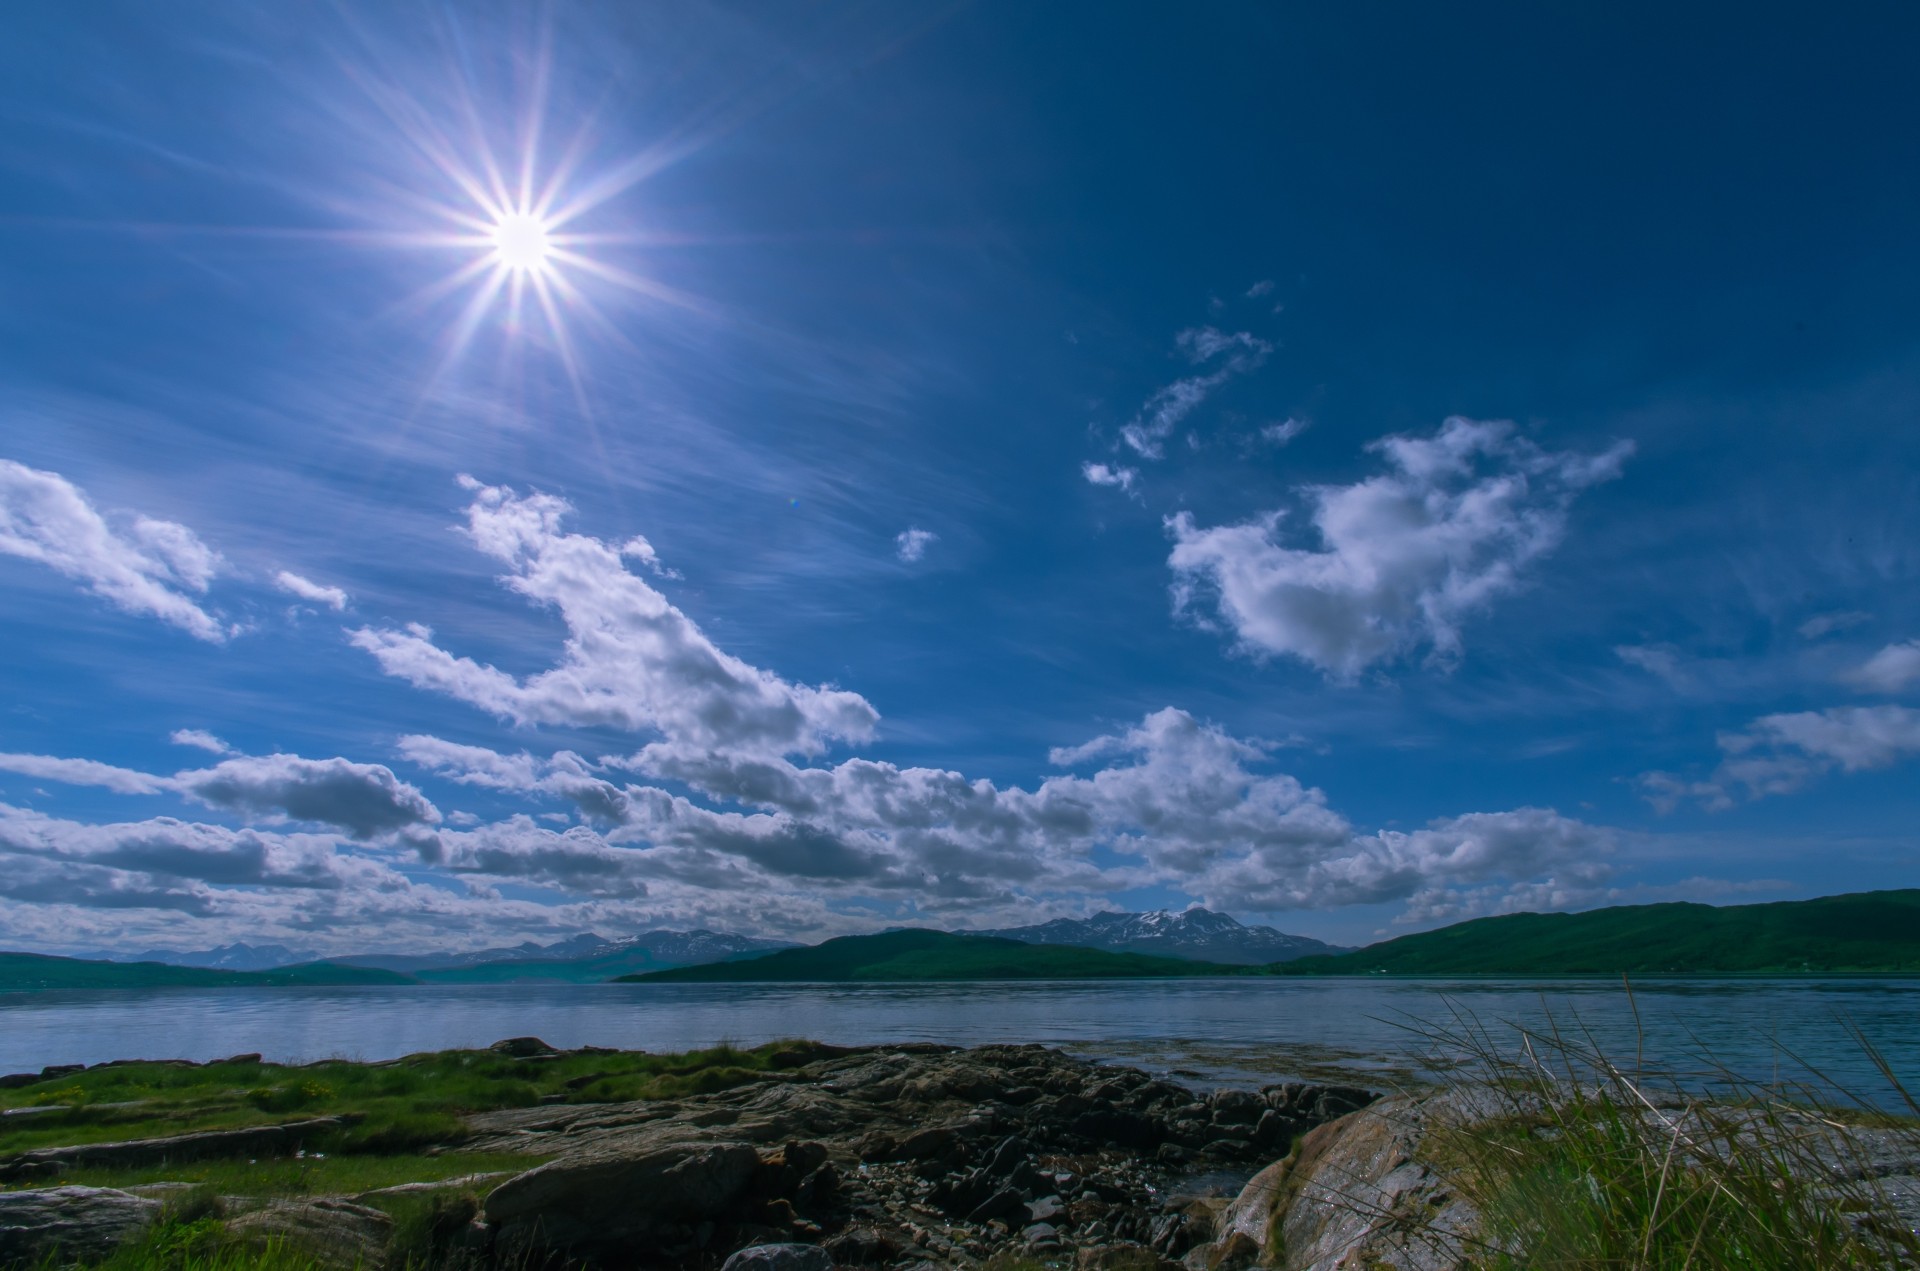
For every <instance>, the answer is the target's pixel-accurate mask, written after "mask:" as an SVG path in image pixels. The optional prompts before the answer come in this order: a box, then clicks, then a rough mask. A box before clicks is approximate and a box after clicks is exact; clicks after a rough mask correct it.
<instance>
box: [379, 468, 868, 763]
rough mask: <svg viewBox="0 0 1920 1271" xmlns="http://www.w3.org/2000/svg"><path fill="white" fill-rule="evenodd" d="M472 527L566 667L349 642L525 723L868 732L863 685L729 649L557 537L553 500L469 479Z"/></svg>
mask: <svg viewBox="0 0 1920 1271" xmlns="http://www.w3.org/2000/svg"><path fill="white" fill-rule="evenodd" d="M469 488H472V489H473V490H474V499H473V503H472V505H471V506H470V507H469V508H468V511H467V522H468V533H469V535H470V537H471V538H472V540H473V542H474V545H475V546H477V547H478V548H479V549H480V550H481V551H483V552H485V553H487V554H488V555H490V556H492V557H494V558H495V559H497V560H499V561H501V562H503V563H504V564H505V565H506V566H507V569H508V573H507V575H506V577H505V578H504V579H503V580H502V581H503V582H505V584H506V585H507V586H508V587H510V588H512V589H513V590H514V591H517V592H519V593H520V594H521V595H523V596H525V597H526V598H527V599H529V600H531V601H533V602H535V603H538V604H543V605H552V606H553V607H554V608H555V609H557V610H558V611H559V614H560V617H561V619H562V620H563V621H564V622H565V623H566V625H567V630H568V640H567V644H566V651H565V655H564V657H563V658H562V659H561V661H560V664H559V665H558V666H556V667H554V668H553V669H552V670H549V671H543V672H540V673H538V674H535V675H530V676H528V677H526V678H525V679H521V678H518V677H516V676H513V675H510V674H508V673H507V672H505V671H502V670H499V669H498V668H496V667H492V666H487V665H484V664H482V663H478V662H475V661H473V660H472V659H470V658H464V657H456V656H455V655H453V654H452V653H449V652H447V651H446V650H444V649H442V648H440V647H439V646H437V645H435V644H434V643H433V641H432V637H431V632H429V631H427V630H426V629H425V628H423V627H418V626H412V627H408V628H405V629H402V630H398V631H396V630H377V629H374V628H371V627H363V628H361V629H360V630H358V631H356V632H354V633H353V636H352V639H353V642H354V643H355V644H356V645H358V646H359V647H361V648H363V649H365V650H367V651H368V652H369V653H371V654H373V656H374V657H375V658H376V659H377V660H378V661H379V663H380V666H381V669H382V670H384V671H386V672H387V674H389V675H393V676H397V677H399V678H401V679H404V680H406V681H408V682H409V683H411V684H413V685H414V686H415V687H418V688H423V689H431V690H433V691H436V692H441V693H445V694H447V695H448V696H451V697H455V698H458V699H459V700H461V701H465V702H468V703H471V704H472V705H475V706H478V707H480V708H482V709H484V710H488V711H491V712H493V713H495V714H497V715H500V716H504V717H506V718H508V719H511V720H513V721H515V722H517V723H522V724H563V725H573V726H582V727H614V728H623V729H628V730H633V731H642V730H657V731H659V732H661V733H663V734H665V735H666V736H668V737H672V738H679V739H684V740H686V741H688V742H690V743H693V744H698V745H712V746H725V747H729V748H740V749H751V750H763V751H768V752H771V753H795V752H799V753H811V752H814V751H817V750H820V749H822V748H823V747H824V746H826V745H827V743H828V742H829V741H830V740H833V739H847V740H860V739H863V738H865V737H867V736H869V735H870V734H871V733H872V731H873V726H874V723H875V722H876V721H877V720H878V718H879V715H878V712H876V711H875V710H874V709H873V707H872V706H871V705H869V704H868V702H867V701H866V699H865V698H863V697H861V696H860V695H859V694H857V693H850V692H845V691H843V690H839V689H834V688H829V687H812V686H808V685H797V684H789V683H788V682H786V681H785V680H782V679H781V678H780V677H779V676H777V675H774V674H773V673H772V672H769V671H764V670H761V669H759V668H758V667H754V666H750V665H748V664H747V663H745V662H743V661H741V660H740V659H739V658H736V657H733V656H731V655H729V654H726V653H723V652H722V651H721V650H720V649H719V648H717V647H716V646H715V645H714V644H713V642H712V641H711V640H709V639H708V638H707V636H706V634H705V633H704V632H703V631H701V630H700V628H699V627H698V626H697V625H696V624H695V623H694V621H693V620H692V619H691V618H689V617H687V615H686V614H685V613H683V612H681V611H680V610H679V609H677V608H675V607H674V606H673V605H672V604H669V603H668V602H667V600H666V598H665V597H664V596H662V595H661V594H660V593H659V592H658V591H656V590H654V588H653V587H652V586H650V585H649V584H648V583H646V582H645V581H644V580H642V579H640V578H638V577H636V576H635V575H634V574H632V573H630V572H629V571H628V570H627V569H626V567H625V565H624V564H623V563H622V558H621V553H620V551H619V550H618V549H617V548H615V547H614V546H613V545H611V544H609V543H606V542H603V541H601V540H599V539H595V538H590V537H587V536H586V535H581V534H568V533H563V532H562V531H561V528H560V526H561V522H562V520H563V519H564V518H565V516H566V515H567V514H568V513H569V512H570V511H571V508H570V507H569V506H568V504H567V503H566V502H565V501H564V500H561V499H557V498H554V497H552V496H550V495H544V494H531V495H526V496H521V495H517V494H515V493H513V492H512V491H510V490H507V489H504V488H501V487H486V486H478V485H477V484H476V485H470V487H469Z"/></svg>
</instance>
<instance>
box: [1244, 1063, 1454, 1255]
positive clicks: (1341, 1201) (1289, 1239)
mask: <svg viewBox="0 0 1920 1271" xmlns="http://www.w3.org/2000/svg"><path fill="white" fill-rule="evenodd" d="M1315 1100H1316V1101H1318V1096H1315ZM1326 1106H1338V1102H1337V1099H1336V1100H1334V1101H1329V1102H1328V1103H1327V1104H1326ZM1463 1112H1464V1109H1463V1106H1462V1104H1461V1103H1460V1102H1458V1100H1457V1097H1456V1096H1455V1095H1454V1093H1453V1092H1442V1093H1438V1094H1428V1095H1402V1096H1398V1097H1396V1098H1393V1099H1388V1100H1385V1101H1382V1102H1379V1103H1375V1104H1372V1105H1371V1106H1369V1107H1366V1108H1364V1109H1362V1110H1359V1111H1355V1112H1351V1113H1348V1114H1347V1115H1345V1116H1343V1117H1341V1118H1340V1119H1339V1120H1337V1121H1333V1122H1330V1123H1328V1124H1325V1125H1321V1126H1319V1127H1317V1128H1315V1129H1313V1130H1310V1131H1308V1132H1307V1134H1306V1135H1305V1136H1304V1137H1303V1138H1302V1139H1301V1140H1300V1142H1299V1145H1298V1147H1297V1148H1296V1149H1295V1150H1294V1152H1293V1154H1292V1155H1291V1156H1289V1157H1287V1158H1286V1159H1285V1160H1284V1161H1280V1162H1277V1163H1275V1164H1273V1165H1270V1166H1268V1167H1267V1168H1266V1169H1264V1170H1262V1171H1261V1172H1260V1173H1259V1174H1257V1175H1255V1176H1254V1178H1253V1179H1252V1181H1251V1182H1249V1183H1248V1184H1247V1185H1246V1187H1245V1188H1244V1189H1242V1191H1241V1193H1240V1195H1239V1196H1238V1197H1237V1198H1235V1200H1234V1202H1233V1203H1232V1204H1231V1205H1229V1206H1228V1207H1227V1212H1226V1214H1225V1215H1224V1218H1223V1223H1222V1231H1223V1235H1224V1241H1223V1243H1226V1242H1231V1241H1232V1239H1233V1237H1234V1236H1244V1237H1245V1238H1247V1239H1248V1240H1250V1241H1252V1242H1253V1243H1255V1244H1256V1245H1258V1246H1260V1247H1261V1248H1263V1249H1265V1250H1267V1251H1268V1253H1269V1255H1270V1259H1269V1260H1270V1261H1272V1262H1273V1263H1274V1265H1276V1266H1278V1267H1280V1268H1283V1269H1284V1271H1334V1269H1335V1268H1345V1267H1350V1266H1367V1267H1371V1266H1383V1267H1393V1268H1399V1269H1402V1271H1465V1268H1466V1267H1467V1266H1468V1261H1467V1254H1468V1250H1469V1249H1470V1248H1471V1247H1472V1241H1473V1238H1474V1233H1475V1232H1476V1231H1477V1230H1478V1228H1479V1225H1480V1219H1479V1214H1478V1212H1477V1211H1476V1210H1475V1209H1474V1208H1473V1207H1472V1206H1471V1205H1470V1204H1468V1203H1467V1202H1466V1201H1465V1200H1464V1199H1462V1198H1461V1197H1460V1196H1459V1195H1458V1193H1457V1192H1455V1191H1454V1190H1453V1189H1452V1188H1451V1187H1450V1186H1449V1185H1448V1184H1447V1182H1446V1181H1445V1180H1444V1179H1443V1178H1441V1177H1440V1176H1439V1175H1438V1174H1437V1173H1436V1172H1435V1171H1434V1170H1433V1168H1432V1167H1430V1166H1429V1165H1427V1164H1426V1163H1424V1162H1423V1161H1422V1160H1421V1159H1420V1147H1421V1144H1422V1143H1423V1142H1424V1140H1425V1138H1426V1136H1427V1134H1428V1133H1429V1131H1430V1130H1432V1129H1433V1128H1435V1127H1436V1126H1437V1125H1438V1124H1440V1123H1441V1122H1442V1120H1443V1119H1445V1120H1452V1119H1454V1118H1457V1117H1459V1116H1461V1115H1463Z"/></svg>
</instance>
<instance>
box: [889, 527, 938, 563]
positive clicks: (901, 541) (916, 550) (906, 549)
mask: <svg viewBox="0 0 1920 1271" xmlns="http://www.w3.org/2000/svg"><path fill="white" fill-rule="evenodd" d="M939 538H940V536H939V535H938V534H935V533H934V532H933V531H932V530H923V529H919V528H917V527H914V528H908V529H904V530H901V531H900V532H899V533H898V534H896V535H894V536H893V549H894V553H895V554H896V555H898V556H899V557H900V559H901V560H903V561H905V562H907V564H909V565H911V564H913V563H914V562H916V561H918V560H919V559H920V558H921V557H922V556H925V555H926V554H927V547H928V546H929V545H930V544H932V543H934V542H937V541H938V540H939Z"/></svg>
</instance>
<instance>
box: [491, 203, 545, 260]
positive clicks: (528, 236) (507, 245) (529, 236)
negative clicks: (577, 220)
mask: <svg viewBox="0 0 1920 1271" xmlns="http://www.w3.org/2000/svg"><path fill="white" fill-rule="evenodd" d="M488 237H489V238H491V239H492V240H493V256H494V259H495V260H497V261H498V262H499V263H500V264H501V265H502V266H503V267H504V268H506V269H509V270H512V271H513V272H514V273H520V274H526V273H534V272H536V271H538V270H543V269H546V268H548V267H549V265H550V262H551V258H552V255H553V238H552V236H551V234H550V233H549V231H548V228H547V223H546V222H545V221H543V220H541V219H540V218H539V217H538V216H535V215H534V214H533V213H531V212H510V213H508V214H507V215H506V216H503V217H501V218H500V219H499V220H497V221H495V222H494V225H493V230H492V232H491V233H490V234H489V235H488Z"/></svg>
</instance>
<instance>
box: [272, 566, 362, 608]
mask: <svg viewBox="0 0 1920 1271" xmlns="http://www.w3.org/2000/svg"><path fill="white" fill-rule="evenodd" d="M273 585H274V586H276V587H278V588H279V589H280V590H281V591H284V592H286V593H288V594H289V595H293V596H298V597H300V599H302V600H306V601H311V602H312V603H314V604H316V605H325V606H326V607H327V608H329V609H333V610H340V609H345V608H346V607H347V593H346V592H344V591H342V590H341V589H340V588H338V587H323V586H321V585H320V584H319V583H316V582H314V581H312V580H311V579H307V578H302V577H301V576H300V575H298V574H296V573H294V572H292V571H291V570H286V569H283V570H280V571H279V572H278V573H276V574H275V575H274V576H273Z"/></svg>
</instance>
